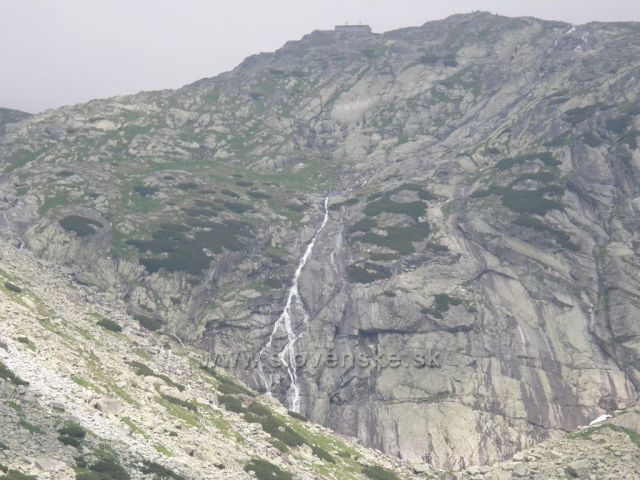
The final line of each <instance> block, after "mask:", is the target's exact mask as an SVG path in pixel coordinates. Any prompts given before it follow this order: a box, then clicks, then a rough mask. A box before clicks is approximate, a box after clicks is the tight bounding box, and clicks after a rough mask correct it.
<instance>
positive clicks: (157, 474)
mask: <svg viewBox="0 0 640 480" xmlns="http://www.w3.org/2000/svg"><path fill="white" fill-rule="evenodd" d="M141 471H142V473H144V474H147V475H153V476H154V478H156V479H163V480H165V479H167V480H168V479H173V480H186V478H185V477H183V476H182V475H179V474H177V473H176V472H174V471H173V470H170V469H168V468H167V467H163V466H162V465H160V464H158V463H155V462H151V461H149V460H144V461H143V462H142V468H141Z"/></svg>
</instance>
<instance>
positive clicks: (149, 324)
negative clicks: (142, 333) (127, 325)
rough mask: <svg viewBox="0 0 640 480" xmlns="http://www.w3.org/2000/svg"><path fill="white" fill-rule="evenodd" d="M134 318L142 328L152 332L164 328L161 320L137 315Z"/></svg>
mask: <svg viewBox="0 0 640 480" xmlns="http://www.w3.org/2000/svg"><path fill="white" fill-rule="evenodd" d="M133 318H135V319H136V320H137V321H138V323H140V325H141V326H142V327H144V328H146V329H147V330H151V331H152V332H155V331H157V330H160V329H161V328H162V326H163V325H162V322H160V321H159V320H156V319H155V318H151V317H147V316H146V315H141V314H136V315H134V316H133Z"/></svg>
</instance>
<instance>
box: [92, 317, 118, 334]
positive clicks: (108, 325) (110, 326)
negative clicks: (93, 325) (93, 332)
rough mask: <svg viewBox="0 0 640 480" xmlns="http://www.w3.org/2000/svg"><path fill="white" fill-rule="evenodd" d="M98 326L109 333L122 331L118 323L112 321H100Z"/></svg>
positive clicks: (105, 319) (106, 319)
mask: <svg viewBox="0 0 640 480" xmlns="http://www.w3.org/2000/svg"><path fill="white" fill-rule="evenodd" d="M98 325H99V326H101V327H102V328H104V329H106V330H109V331H111V332H115V333H120V332H121V331H122V327H121V326H120V325H119V324H118V323H116V322H114V321H113V320H109V319H108V318H103V319H102V320H100V321H99V322H98Z"/></svg>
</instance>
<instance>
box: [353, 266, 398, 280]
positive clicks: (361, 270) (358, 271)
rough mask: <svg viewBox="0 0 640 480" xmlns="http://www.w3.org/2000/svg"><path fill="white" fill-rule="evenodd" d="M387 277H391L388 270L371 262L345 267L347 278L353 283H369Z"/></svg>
mask: <svg viewBox="0 0 640 480" xmlns="http://www.w3.org/2000/svg"><path fill="white" fill-rule="evenodd" d="M389 277H391V271H390V270H389V269H387V268H385V267H383V266H382V265H377V264H375V263H371V262H364V263H363V264H361V265H355V264H354V265H349V266H348V267H347V278H348V279H349V281H350V282H353V283H371V282H375V281H376V280H383V279H385V278H389Z"/></svg>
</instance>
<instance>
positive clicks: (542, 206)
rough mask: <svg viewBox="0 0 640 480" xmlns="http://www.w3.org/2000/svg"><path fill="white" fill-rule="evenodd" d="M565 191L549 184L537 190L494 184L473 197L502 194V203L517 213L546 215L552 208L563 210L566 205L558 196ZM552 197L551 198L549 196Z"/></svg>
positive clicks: (477, 192) (474, 193)
mask: <svg viewBox="0 0 640 480" xmlns="http://www.w3.org/2000/svg"><path fill="white" fill-rule="evenodd" d="M563 193H564V189H563V188H562V187H559V186H556V185H548V186H545V187H542V188H538V189H535V190H512V189H510V188H506V187H496V186H492V187H490V188H488V189H486V190H477V191H475V192H473V193H472V194H471V197H472V198H482V197H488V196H489V195H500V197H501V199H502V204H503V205H504V206H505V207H507V208H508V209H509V210H511V211H513V212H516V213H527V214H537V215H544V214H545V213H547V212H548V211H550V210H563V209H564V207H563V205H562V203H560V202H559V201H558V200H556V198H561V197H562V195H563ZM549 197H551V198H549Z"/></svg>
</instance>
